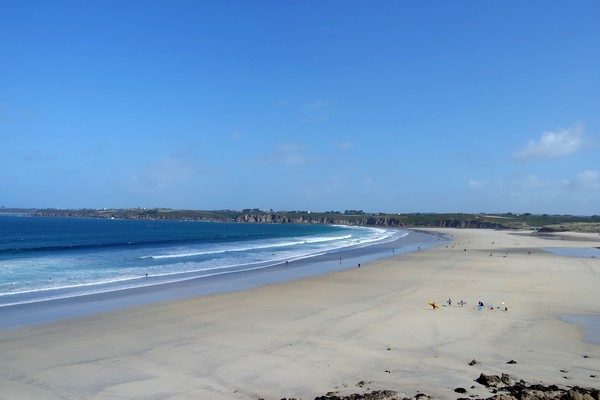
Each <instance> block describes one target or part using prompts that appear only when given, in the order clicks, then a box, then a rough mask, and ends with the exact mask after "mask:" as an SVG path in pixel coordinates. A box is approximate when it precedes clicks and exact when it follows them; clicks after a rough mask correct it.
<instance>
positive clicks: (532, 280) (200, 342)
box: [0, 229, 600, 400]
mask: <svg viewBox="0 0 600 400" xmlns="http://www.w3.org/2000/svg"><path fill="white" fill-rule="evenodd" d="M435 231H436V232H442V233H446V234H449V235H453V241H452V243H451V244H449V245H448V246H447V247H446V246H441V247H438V248H433V249H428V250H422V251H418V252H414V253H410V254H404V255H397V256H394V257H391V258H388V259H385V260H381V261H376V262H372V263H369V264H367V265H364V266H362V267H361V268H353V269H351V270H346V271H341V272H334V273H331V274H328V275H325V276H316V277H310V278H304V279H300V280H295V281H291V282H284V283H277V284H272V285H267V286H263V287H259V288H254V289H248V290H241V291H237V292H234V293H222V294H214V295H208V296H203V297H198V298H190V299H180V300H171V301H165V302H161V303H156V304H147V305H143V306H139V307H132V308H127V309H122V310H118V311H113V312H108V313H101V314H95V315H91V316H85V317H80V318H73V319H67V320H62V321H56V322H53V323H48V324H44V325H37V326H29V327H25V328H18V329H5V330H1V331H0V354H2V368H1V369H0V393H2V394H3V396H7V398H11V399H26V398H44V399H81V398H87V399H115V398H118V399H148V398H153V399H187V398H201V399H217V400H218V399H258V398H264V399H266V400H269V399H281V398H283V397H288V398H289V397H295V398H299V399H312V398H314V397H316V396H318V395H322V394H325V393H327V392H330V391H336V392H338V393H339V394H349V393H354V392H359V393H360V392H364V391H366V390H367V389H371V390H374V389H391V390H396V391H399V392H401V393H406V394H407V395H409V396H414V395H415V394H416V393H417V392H419V391H420V392H424V393H427V394H430V395H432V396H433V397H435V398H439V399H456V398H457V397H460V395H457V394H456V393H454V388H456V387H464V388H468V393H467V395H471V394H472V395H478V396H482V397H484V396H485V397H489V396H490V394H489V391H488V390H486V389H485V388H483V387H481V386H480V385H478V384H477V383H475V382H473V380H474V379H475V378H477V376H479V374H480V373H482V372H483V373H487V374H500V373H503V372H505V373H509V374H511V375H512V376H513V377H515V378H517V379H521V378H522V379H525V380H526V381H528V382H543V383H547V384H550V383H556V384H564V385H580V386H592V387H599V386H600V380H599V379H598V378H593V377H591V376H590V375H599V374H600V346H598V345H595V344H593V343H589V342H586V341H585V340H584V331H583V329H582V328H581V327H579V326H577V325H573V324H569V323H566V322H564V321H563V320H561V319H560V318H559V315H588V316H590V315H596V316H597V315H599V314H600V311H599V310H600V308H599V306H598V305H599V304H600V292H599V291H598V282H599V281H598V277H599V276H600V275H599V274H600V260H599V259H589V258H578V257H562V256H558V255H554V254H551V253H549V252H546V251H544V250H543V249H544V248H548V247H553V246H556V247H586V246H589V245H590V243H589V241H582V240H564V239H563V240H560V242H557V243H556V244H554V243H555V242H554V241H552V240H548V239H545V238H540V237H534V236H523V235H515V234H512V233H510V232H501V231H489V230H454V229H436V230H435ZM577 238H579V236H577ZM598 238H599V237H598V235H589V236H588V239H589V240H591V241H595V240H598ZM448 298H451V299H452V300H453V304H452V305H451V306H449V305H448V304H445V301H446V300H447V299H448ZM461 299H462V300H464V301H466V302H467V304H466V305H464V306H463V307H461V306H458V302H459V301H460V300H461ZM431 301H435V302H436V303H438V304H439V305H440V308H439V309H437V310H432V309H431V307H430V306H429V305H428V302H431ZM478 301H482V302H483V303H484V304H485V305H486V307H485V309H483V310H478V309H477V307H476V305H477V302H478ZM502 303H504V306H506V307H507V308H508V311H503V309H498V308H497V307H498V306H501V305H502ZM488 306H494V309H493V310H491V309H488V308H487V307H488ZM472 359H476V360H477V361H478V363H477V364H476V365H472V366H471V365H469V362H470V361H471V360H472ZM510 360H515V361H516V364H507V362H508V361H510ZM564 371H567V372H564ZM361 381H363V382H364V383H365V384H364V385H359V386H357V384H358V383H359V382H361ZM471 386H475V388H473V389H471Z"/></svg>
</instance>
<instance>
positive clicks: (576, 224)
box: [7, 208, 600, 233]
mask: <svg viewBox="0 0 600 400" xmlns="http://www.w3.org/2000/svg"><path fill="white" fill-rule="evenodd" d="M7 210H8V209H7ZM10 211H11V212H19V213H22V214H27V215H31V216H44V217H70V218H105V219H148V220H191V221H216V222H254V223H313V224H345V225H361V226H388V227H453V228H486V229H522V230H540V231H542V232H560V231H580V232H598V233H600V216H598V215H593V216H573V215H548V214H543V215H539V214H537V215H536V214H531V213H525V214H513V213H505V214H485V213H481V214H464V213H444V214H438V213H410V214H387V213H381V212H380V213H366V212H364V211H362V210H346V211H344V212H339V211H327V212H311V211H273V210H269V211H261V210H259V209H256V208H247V209H244V210H242V211H235V210H214V211H202V210H173V209H168V208H151V209H147V208H130V209H106V208H104V209H77V210H60V209H40V210H29V209H27V210H25V209H23V210H20V211H19V209H10Z"/></svg>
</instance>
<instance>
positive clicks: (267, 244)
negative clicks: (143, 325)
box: [0, 215, 410, 309]
mask: <svg viewBox="0 0 600 400" xmlns="http://www.w3.org/2000/svg"><path fill="white" fill-rule="evenodd" d="M408 235H410V232H409V231H403V230H397V229H378V228H354V227H346V226H332V225H293V224H281V225H276V224H233V223H206V222H186V221H140V220H95V219H66V218H30V217H23V216H7V215H2V216H0V309H1V308H2V307H6V306H10V305H19V304H27V303H38V302H44V301H48V300H56V299H65V298H73V297H78V296H83V295H89V294H101V293H109V292H113V291H117V290H123V289H135V288H141V287H151V286H156V285H164V284H168V283H173V282H183V281H187V280H192V279H198V278H207V277H212V276H216V275H231V276H234V275H236V273H241V272H244V271H249V270H258V269H268V268H270V267H273V266H276V265H281V264H285V263H286V261H287V262H289V263H297V262H298V261H300V260H302V259H305V258H308V257H314V256H318V255H322V254H328V253H330V252H333V251H338V250H341V249H352V248H354V249H357V248H363V247H365V246H369V245H372V244H374V243H381V242H391V241H394V240H398V239H399V238H401V237H403V236H408Z"/></svg>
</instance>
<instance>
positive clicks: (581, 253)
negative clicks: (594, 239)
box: [544, 247, 600, 258]
mask: <svg viewBox="0 0 600 400" xmlns="http://www.w3.org/2000/svg"><path fill="white" fill-rule="evenodd" d="M544 251H547V252H549V253H552V254H556V255H558V256H563V257H582V258H600V249H599V248H597V247H586V248H577V247H548V248H545V249H544Z"/></svg>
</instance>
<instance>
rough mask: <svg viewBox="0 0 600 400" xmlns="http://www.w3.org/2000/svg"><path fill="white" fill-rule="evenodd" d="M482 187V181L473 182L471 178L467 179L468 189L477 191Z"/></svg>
mask: <svg viewBox="0 0 600 400" xmlns="http://www.w3.org/2000/svg"><path fill="white" fill-rule="evenodd" d="M482 186H483V182H482V181H478V180H475V179H473V178H471V179H469V187H470V188H471V189H479V188H480V187H482Z"/></svg>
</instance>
